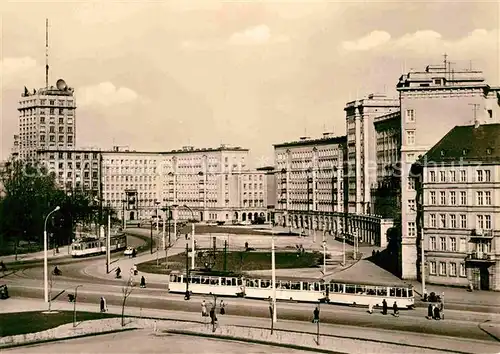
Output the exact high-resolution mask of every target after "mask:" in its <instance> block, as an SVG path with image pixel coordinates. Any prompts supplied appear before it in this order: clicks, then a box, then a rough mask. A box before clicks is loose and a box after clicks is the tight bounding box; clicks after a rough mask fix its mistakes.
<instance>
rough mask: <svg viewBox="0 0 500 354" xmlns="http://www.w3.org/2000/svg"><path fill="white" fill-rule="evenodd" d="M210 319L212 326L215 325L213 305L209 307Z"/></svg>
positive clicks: (215, 317) (215, 318)
mask: <svg viewBox="0 0 500 354" xmlns="http://www.w3.org/2000/svg"><path fill="white" fill-rule="evenodd" d="M210 320H211V324H212V326H215V324H216V323H217V316H215V306H212V308H211V309H210Z"/></svg>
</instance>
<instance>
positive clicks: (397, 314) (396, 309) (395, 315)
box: [392, 301, 399, 317]
mask: <svg viewBox="0 0 500 354" xmlns="http://www.w3.org/2000/svg"><path fill="white" fill-rule="evenodd" d="M392 309H393V311H394V317H399V309H398V304H397V302H396V301H394V305H392Z"/></svg>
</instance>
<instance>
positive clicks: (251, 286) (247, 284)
mask: <svg viewBox="0 0 500 354" xmlns="http://www.w3.org/2000/svg"><path fill="white" fill-rule="evenodd" d="M245 286H246V287H248V288H253V280H250V279H247V280H246V281H245Z"/></svg>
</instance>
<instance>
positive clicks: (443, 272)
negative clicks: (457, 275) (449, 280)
mask: <svg viewBox="0 0 500 354" xmlns="http://www.w3.org/2000/svg"><path fill="white" fill-rule="evenodd" d="M439 275H446V262H439Z"/></svg>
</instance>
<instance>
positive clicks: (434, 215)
mask: <svg viewBox="0 0 500 354" xmlns="http://www.w3.org/2000/svg"><path fill="white" fill-rule="evenodd" d="M499 147H500V124H485V125H482V124H481V125H480V124H476V125H468V126H457V127H455V128H453V129H452V130H451V131H450V132H449V133H448V134H446V135H445V136H444V138H443V139H441V140H440V141H439V142H438V143H437V144H436V145H434V146H433V147H432V148H431V149H430V150H429V151H428V152H427V153H426V154H425V155H424V156H423V158H422V159H421V164H422V166H423V173H422V175H421V176H422V184H421V185H420V183H419V184H418V188H417V190H418V191H419V197H418V199H417V201H418V202H419V205H417V206H414V207H413V208H412V209H409V212H411V213H412V214H414V215H415V216H416V222H415V223H413V222H409V225H408V232H409V233H410V234H409V236H410V237H417V235H419V236H420V237H421V236H422V234H423V240H424V242H423V248H424V252H425V261H426V268H425V277H426V279H427V281H429V282H431V283H434V284H442V285H458V286H467V285H468V284H472V285H473V286H474V288H475V289H481V290H500V150H499ZM420 196H422V197H423V198H420Z"/></svg>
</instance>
